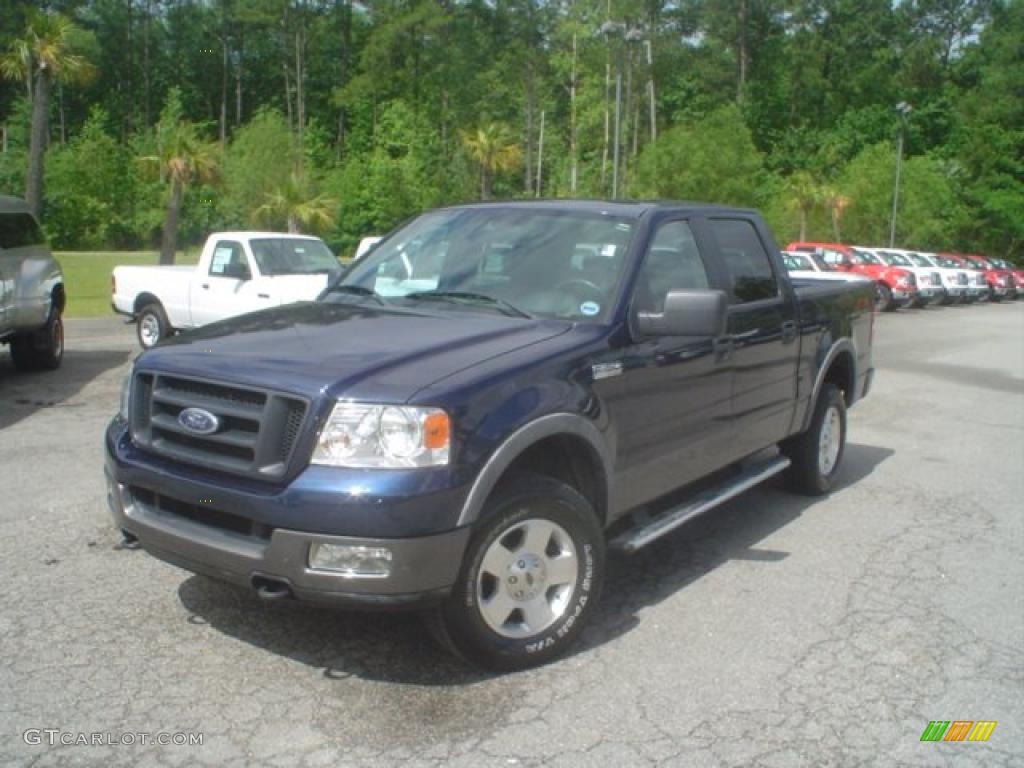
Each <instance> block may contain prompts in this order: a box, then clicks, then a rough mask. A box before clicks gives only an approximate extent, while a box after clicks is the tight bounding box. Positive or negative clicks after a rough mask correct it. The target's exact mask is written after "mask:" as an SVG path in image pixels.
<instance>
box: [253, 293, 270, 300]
mask: <svg viewBox="0 0 1024 768" xmlns="http://www.w3.org/2000/svg"><path fill="white" fill-rule="evenodd" d="M256 295H257V296H258V297H259V298H261V299H269V298H270V294H269V293H257V294H256Z"/></svg>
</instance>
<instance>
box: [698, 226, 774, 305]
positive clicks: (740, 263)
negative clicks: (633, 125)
mask: <svg viewBox="0 0 1024 768" xmlns="http://www.w3.org/2000/svg"><path fill="white" fill-rule="evenodd" d="M709 223H710V225H711V229H712V231H713V232H714V233H715V239H716V240H717V241H718V248H719V251H720V252H721V254H722V258H723V260H724V261H725V267H726V269H727V270H728V272H729V279H730V281H731V283H732V295H733V302H734V303H736V304H744V303H746V302H748V301H760V300H762V299H774V298H775V297H776V296H778V294H779V286H778V283H777V282H776V281H775V274H774V273H773V272H772V264H771V261H770V260H769V258H768V252H767V251H766V250H765V248H764V245H762V244H761V238H760V237H758V235H757V230H755V229H754V225H753V224H751V223H750V222H749V221H747V220H746V219H711V221H710V222H709Z"/></svg>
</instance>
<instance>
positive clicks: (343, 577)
mask: <svg viewBox="0 0 1024 768" xmlns="http://www.w3.org/2000/svg"><path fill="white" fill-rule="evenodd" d="M123 433H124V429H123V427H122V428H121V429H116V428H115V426H114V425H112V426H111V429H110V430H108V434H107V441H106V445H107V450H106V454H107V455H106V466H105V468H104V472H105V474H106V479H107V504H108V506H109V508H110V512H111V514H112V515H113V518H114V523H115V525H116V526H117V527H118V528H119V529H121V530H122V531H124V532H126V533H129V534H131V535H132V536H134V537H135V538H136V539H138V542H139V544H140V545H141V546H142V548H143V549H145V550H146V551H147V552H149V553H150V554H152V555H154V556H155V557H158V558H160V559H161V560H165V561H167V562H170V563H172V564H174V565H177V566H179V567H182V568H185V569H187V570H190V571H193V572H195V573H202V574H206V575H208V576H213V577H215V578H218V579H221V580H224V581H228V582H231V583H234V584H238V585H241V586H246V587H253V588H256V589H259V588H260V587H261V586H265V585H266V584H268V583H269V584H273V585H275V586H276V587H279V588H280V591H279V592H278V593H276V594H275V596H278V595H279V594H289V595H291V596H294V597H296V598H299V599H302V600H310V601H316V602H326V603H335V604H340V605H349V606H354V607H364V608H386V607H420V606H422V605H424V604H430V603H433V602H437V601H438V600H440V599H442V598H444V597H445V596H446V595H447V594H448V593H449V592H450V591H451V587H452V585H453V584H454V583H455V580H456V578H457V577H458V573H459V569H460V568H461V565H462V557H463V553H464V551H465V548H466V544H467V542H468V540H469V534H470V529H469V527H463V528H455V529H451V530H446V531H442V532H435V533H431V534H426V535H408V536H394V537H392V536H387V537H383V536H370V535H338V534H334V533H323V532H311V531H304V530H301V529H294V528H290V527H284V526H282V527H279V526H278V525H277V524H276V523H274V522H271V523H269V524H268V523H266V522H261V521H260V520H259V519H258V518H257V515H256V514H245V513H244V512H243V511H241V510H240V509H239V508H238V507H235V506H233V505H232V504H231V503H230V501H231V500H230V499H229V498H228V497H229V495H230V494H228V493H227V492H225V490H224V489H223V488H219V487H215V486H210V487H208V489H207V491H206V492H205V493H204V494H203V495H204V496H206V497H209V499H210V501H214V500H216V502H217V503H218V506H220V507H221V508H220V509H218V508H216V507H214V506H212V505H211V506H209V507H208V506H206V505H204V504H194V503H193V504H190V503H187V502H186V500H191V501H194V500H195V499H194V494H195V493H196V492H197V490H198V486H197V485H196V484H195V483H194V482H193V481H185V480H180V481H179V484H175V483H173V482H169V481H168V478H167V476H166V474H165V473H164V474H158V473H156V472H152V473H150V474H149V476H147V473H146V472H145V471H144V470H141V469H140V468H139V467H138V466H128V465H127V464H126V463H125V462H124V460H123V456H120V455H119V450H118V438H120V439H121V440H122V441H123V440H124V439H125V436H124V434H123ZM147 485H148V486H150V487H149V488H147V487H146V486H147ZM237 495H238V496H243V494H241V493H239V494H237ZM245 498H247V499H248V500H249V501H250V502H252V503H253V505H254V507H259V506H260V502H258V501H253V496H252V495H249V494H246V495H245ZM198 500H199V501H200V502H202V501H205V499H202V498H200V499H198ZM347 500H348V498H347V495H346V494H345V493H341V492H339V494H338V496H337V497H336V498H335V506H336V507H337V508H339V509H340V510H341V514H343V510H344V507H345V506H346V501H347ZM378 506H381V505H378ZM223 508H229V509H231V510H232V512H230V513H228V512H225V511H224V509H223ZM254 511H255V510H254ZM377 511H378V514H379V515H380V516H381V517H382V518H386V517H387V516H388V510H387V509H378V510H377ZM297 512H298V510H293V513H297ZM336 514H337V513H336ZM293 517H299V515H297V514H293ZM246 523H251V526H248V525H245V524H246ZM314 544H334V545H347V546H356V547H372V548H386V549H388V550H389V551H390V552H391V568H390V572H389V573H388V575H387V576H362V575H347V574H344V573H340V572H332V571H328V570H321V569H317V568H312V567H310V563H309V552H310V547H311V546H312V545H314Z"/></svg>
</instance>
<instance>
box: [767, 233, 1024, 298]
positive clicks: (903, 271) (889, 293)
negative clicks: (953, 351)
mask: <svg viewBox="0 0 1024 768" xmlns="http://www.w3.org/2000/svg"><path fill="white" fill-rule="evenodd" d="M782 256H783V261H784V262H785V264H786V268H787V269H788V270H789V272H790V274H791V275H793V276H794V277H798V278H799V277H807V278H813V279H818V280H822V279H824V280H872V281H874V283H875V305H876V307H877V308H878V309H880V310H884V311H891V310H894V309H897V308H898V307H904V306H911V307H924V306H927V305H928V304H970V303H973V302H976V301H1002V300H1004V299H1016V298H1017V297H1018V296H1021V295H1024V269H1020V268H1018V267H1016V266H1014V265H1012V264H1010V263H1008V262H1006V261H1004V260H1002V259H994V258H988V257H982V256H976V255H973V254H971V255H967V254H961V253H929V252H926V251H908V250H904V249H902V248H869V247H866V246H859V245H844V244H842V243H816V242H793V243H790V244H789V245H787V246H786V248H785V250H784V251H783V252H782Z"/></svg>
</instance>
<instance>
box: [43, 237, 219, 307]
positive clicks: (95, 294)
mask: <svg viewBox="0 0 1024 768" xmlns="http://www.w3.org/2000/svg"><path fill="white" fill-rule="evenodd" d="M54 256H56V257H57V261H59V262H60V266H61V268H62V269H63V270H64V287H65V290H66V291H67V297H68V306H67V310H66V312H65V316H66V317H105V316H112V315H113V310H111V309H110V273H111V272H112V271H113V269H114V267H116V266H119V265H121V264H132V265H142V266H154V265H155V264H156V263H157V261H158V253H157V252H156V251H58V252H57V253H55V254H54ZM198 260H199V251H198V250H190V252H188V253H184V254H183V253H182V252H180V251H179V252H178V257H177V260H176V261H175V263H176V264H195V263H196V262H197V261H198Z"/></svg>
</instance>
